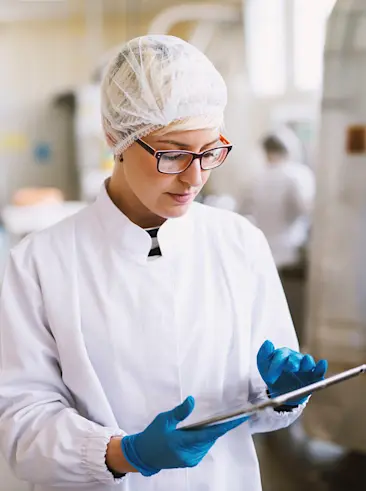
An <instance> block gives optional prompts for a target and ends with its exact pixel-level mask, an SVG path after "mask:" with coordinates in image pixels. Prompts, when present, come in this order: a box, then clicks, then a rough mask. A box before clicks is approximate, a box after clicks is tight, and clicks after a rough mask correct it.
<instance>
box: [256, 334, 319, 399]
mask: <svg viewBox="0 0 366 491" xmlns="http://www.w3.org/2000/svg"><path fill="white" fill-rule="evenodd" d="M257 365H258V370H259V373H260V374H261V376H262V379H263V380H264V382H265V383H266V384H267V387H268V390H269V394H270V396H272V397H276V396H278V395H281V394H284V393H285V392H290V391H292V390H296V389H300V388H302V387H305V386H306V385H310V384H312V383H314V382H318V381H319V380H323V379H324V375H325V373H326V371H327V368H328V363H327V361H326V360H320V361H318V363H315V361H314V359H313V357H312V356H310V355H303V354H301V353H298V352H297V351H293V350H291V349H289V348H280V349H275V348H274V346H273V344H272V343H271V342H270V341H265V342H264V343H263V344H262V346H261V348H260V350H259V351H258V355H257ZM308 397H309V396H307V397H303V398H301V399H296V400H292V401H288V402H286V405H288V406H298V405H299V404H302V403H303V402H305V401H306V400H307V399H308Z"/></svg>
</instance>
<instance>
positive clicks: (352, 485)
mask: <svg viewBox="0 0 366 491" xmlns="http://www.w3.org/2000/svg"><path fill="white" fill-rule="evenodd" d="M276 433H277V435H275V434H274V433H273V434H268V435H256V436H255V444H256V448H257V452H258V457H259V462H260V466H261V475H262V485H263V491H309V489H311V491H366V454H356V453H350V454H347V453H346V452H345V453H344V455H343V456H342V457H341V458H340V457H338V458H335V455H334V456H333V457H332V458H333V462H332V458H329V455H328V456H327V455H322V452H323V453H324V454H327V453H328V452H329V449H327V447H325V448H324V450H322V447H321V446H320V451H318V453H317V456H314V455H313V456H312V458H311V459H309V456H306V454H305V453H304V451H303V450H301V449H300V448H298V449H296V447H293V446H291V445H290V448H289V446H288V443H289V440H288V438H289V434H288V432H287V430H283V431H282V432H276ZM327 457H328V460H327ZM325 462H327V463H325Z"/></svg>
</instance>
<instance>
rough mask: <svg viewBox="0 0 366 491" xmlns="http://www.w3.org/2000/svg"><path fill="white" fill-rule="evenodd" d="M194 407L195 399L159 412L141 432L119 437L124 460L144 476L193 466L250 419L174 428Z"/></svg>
mask: <svg viewBox="0 0 366 491" xmlns="http://www.w3.org/2000/svg"><path fill="white" fill-rule="evenodd" d="M193 408H194V398H193V397H187V399H186V400H185V401H184V402H183V403H182V404H181V405H179V406H177V407H176V408H174V409H172V410H171V411H167V412H165V413H160V414H159V415H158V416H157V417H156V418H155V419H154V421H153V422H152V423H151V424H150V425H149V426H148V427H147V428H146V429H145V430H144V431H143V432H142V433H137V434H135V435H129V436H125V437H124V438H122V441H121V446H122V451H123V453H124V455H125V457H126V460H127V461H128V462H129V463H130V464H131V465H132V466H133V467H134V468H135V469H137V470H138V471H139V472H140V473H141V474H142V475H143V476H152V475H153V474H156V473H158V472H159V471H160V470H162V469H172V468H179V467H194V466H196V465H197V464H199V463H200V462H201V460H202V459H203V457H204V456H205V455H206V454H207V452H208V451H209V450H210V448H211V447H212V446H213V444H214V443H215V442H216V440H217V439H218V438H220V437H221V436H223V435H225V433H227V432H228V431H230V430H232V429H233V428H236V427H237V426H239V425H240V424H242V423H243V422H244V421H246V420H247V419H249V417H243V418H239V419H236V420H234V421H229V422H227V423H221V424H217V425H214V426H209V427H206V428H202V429H195V430H184V429H181V430H180V429H177V428H176V426H177V424H178V423H180V422H181V421H183V420H184V419H186V418H187V417H188V416H189V415H190V414H191V412H192V411H193Z"/></svg>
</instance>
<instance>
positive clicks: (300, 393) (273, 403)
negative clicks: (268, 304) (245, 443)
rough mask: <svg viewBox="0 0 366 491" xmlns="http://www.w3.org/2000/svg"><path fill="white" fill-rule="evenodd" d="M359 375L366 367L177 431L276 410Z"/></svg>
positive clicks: (352, 369) (180, 427)
mask: <svg viewBox="0 0 366 491" xmlns="http://www.w3.org/2000/svg"><path fill="white" fill-rule="evenodd" d="M361 373H366V365H360V366H359V367H355V368H351V369H350V370H346V371H345V372H340V373H338V374H337V375H333V376H332V377H328V378H325V379H324V380H320V381H319V382H315V383H314V384H311V385H307V386H305V387H302V388H301V389H297V390H293V391H292V392H287V393H285V394H282V395H280V396H277V397H274V398H273V399H268V400H266V401H264V402H260V403H258V404H255V405H252V406H248V407H245V408H241V409H238V410H236V411H233V412H231V413H226V414H220V415H216V416H213V417H211V418H207V419H203V420H201V421H198V422H195V423H191V424H187V425H184V423H183V424H182V425H180V426H179V429H182V430H193V429H198V428H203V427H204V426H211V425H213V424H216V423H223V422H225V421H230V420H232V419H235V418H240V417H242V416H250V415H252V414H254V413H257V412H259V411H263V410H264V409H267V408H268V407H270V408H276V407H279V406H282V405H284V404H285V403H286V402H288V401H290V400H291V399H297V398H299V397H305V396H308V395H309V394H311V393H312V392H316V391H318V390H322V389H326V388H327V387H331V386H332V385H335V384H339V383H340V382H344V381H345V380H348V379H350V378H353V377H357V376H358V375H361Z"/></svg>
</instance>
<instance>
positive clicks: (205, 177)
mask: <svg viewBox="0 0 366 491" xmlns="http://www.w3.org/2000/svg"><path fill="white" fill-rule="evenodd" d="M211 172H212V170H206V171H203V172H202V186H204V185H205V184H206V182H207V181H208V179H209V177H210V175H211Z"/></svg>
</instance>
